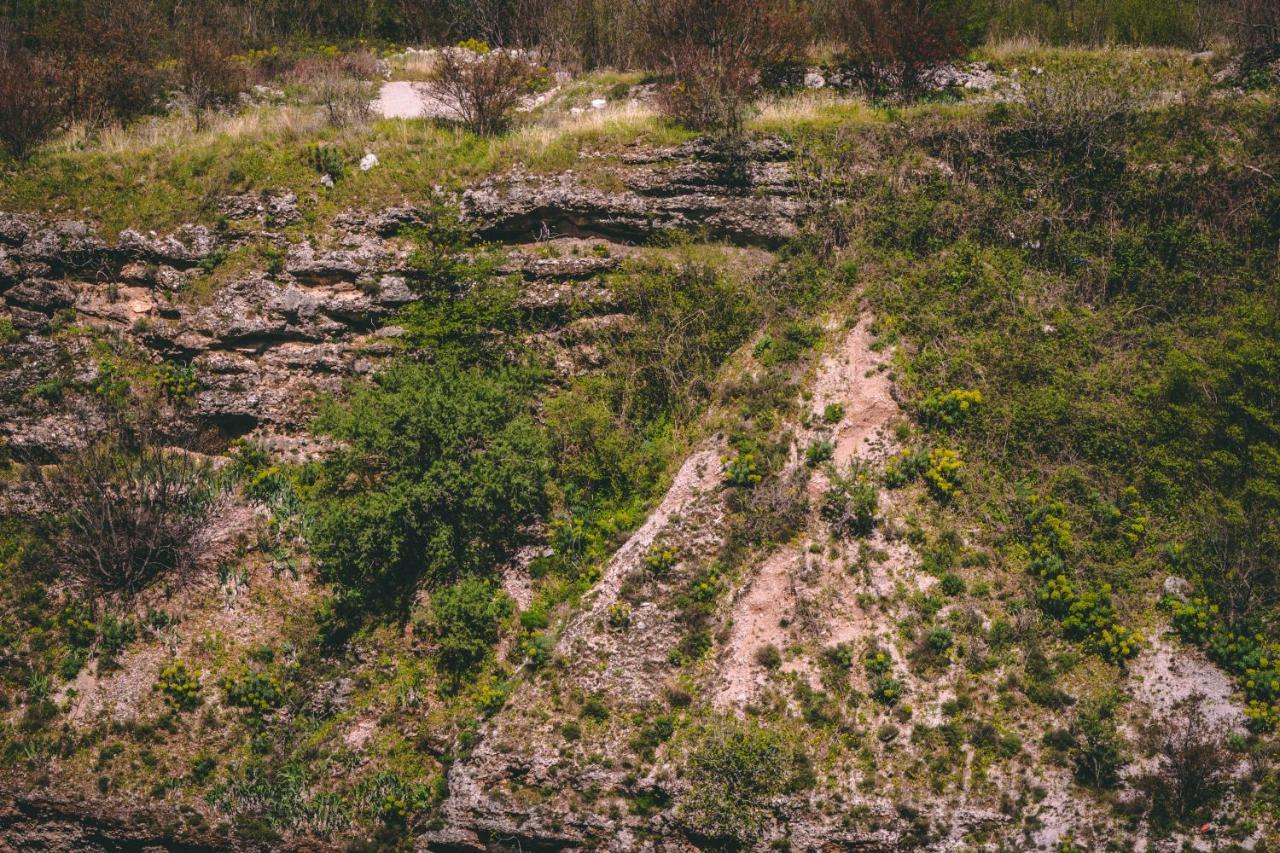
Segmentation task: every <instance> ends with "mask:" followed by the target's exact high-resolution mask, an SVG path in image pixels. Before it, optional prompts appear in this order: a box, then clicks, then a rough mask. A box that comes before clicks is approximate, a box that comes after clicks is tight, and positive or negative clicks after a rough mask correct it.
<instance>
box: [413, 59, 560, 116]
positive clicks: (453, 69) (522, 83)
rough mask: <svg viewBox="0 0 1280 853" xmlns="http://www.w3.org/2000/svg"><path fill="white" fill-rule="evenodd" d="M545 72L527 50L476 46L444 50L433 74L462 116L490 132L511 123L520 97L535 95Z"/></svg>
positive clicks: (436, 82) (444, 94)
mask: <svg viewBox="0 0 1280 853" xmlns="http://www.w3.org/2000/svg"><path fill="white" fill-rule="evenodd" d="M545 74H546V72H545V70H544V69H542V68H541V67H540V66H539V65H538V64H537V63H536V62H534V61H533V60H532V59H530V58H529V57H528V56H527V55H526V54H524V53H520V52H518V51H509V50H489V49H488V48H487V47H485V46H483V45H476V46H474V47H471V46H464V47H457V48H452V49H449V50H444V51H441V54H440V59H439V60H438V62H437V64H436V67H435V70H434V71H433V73H432V75H431V76H432V81H433V82H434V83H435V84H436V86H437V88H438V89H439V92H440V96H441V98H442V99H443V100H444V101H445V103H447V104H448V105H449V107H450V108H451V109H452V110H453V111H454V113H455V114H456V115H457V117H458V119H459V120H460V121H461V122H462V123H463V124H464V125H466V126H467V128H468V129H470V130H472V131H474V132H475V133H479V134H485V135H488V134H494V133H500V132H502V131H503V130H506V129H507V128H508V127H509V126H510V125H511V118H512V114H513V113H514V112H515V109H516V106H517V105H519V103H520V99H521V98H523V97H524V96H526V95H528V94H531V93H532V92H533V91H534V90H535V88H536V87H537V85H538V83H539V82H540V81H541V80H543V79H545Z"/></svg>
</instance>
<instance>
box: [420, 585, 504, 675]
mask: <svg viewBox="0 0 1280 853" xmlns="http://www.w3.org/2000/svg"><path fill="white" fill-rule="evenodd" d="M510 615H511V599H510V598H509V597H508V596H507V595H506V593H504V592H502V591H501V590H500V589H497V588H496V587H495V586H494V585H493V584H492V583H491V582H490V581H488V580H485V579H482V578H479V577H475V576H472V577H466V578H463V579H462V580H460V581H458V582H457V583H454V584H452V585H450V586H447V587H443V588H442V589H439V590H437V591H436V592H435V593H434V594H433V596H432V598H431V636H432V638H433V639H434V640H435V643H436V660H437V661H438V663H439V666H440V668H441V669H442V670H443V671H444V672H445V673H446V674H447V675H448V677H449V683H450V684H451V685H452V686H453V687H455V688H456V687H457V686H458V684H460V683H461V679H462V678H463V677H464V676H465V675H466V674H467V673H468V672H470V671H472V670H473V669H474V668H475V667H476V666H477V665H478V664H479V663H480V662H481V661H483V660H484V659H485V657H486V656H487V655H488V654H489V651H490V649H492V648H493V644H494V643H495V642H497V640H498V627H499V625H500V624H501V623H502V621H503V620H504V619H506V618H507V617H508V616H510Z"/></svg>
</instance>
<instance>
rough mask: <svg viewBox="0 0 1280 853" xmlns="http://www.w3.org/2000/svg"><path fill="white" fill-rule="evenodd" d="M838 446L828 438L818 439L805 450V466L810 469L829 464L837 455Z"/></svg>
mask: <svg viewBox="0 0 1280 853" xmlns="http://www.w3.org/2000/svg"><path fill="white" fill-rule="evenodd" d="M835 452H836V445H835V443H834V442H833V441H831V440H830V439H826V438H816V439H814V440H813V441H811V442H810V443H809V446H808V447H806V448H805V450H804V464H806V465H808V466H809V467H810V468H814V467H816V466H818V465H821V464H822V463H823V462H827V461H829V460H830V459H831V457H832V456H834V455H835Z"/></svg>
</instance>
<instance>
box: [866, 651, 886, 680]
mask: <svg viewBox="0 0 1280 853" xmlns="http://www.w3.org/2000/svg"><path fill="white" fill-rule="evenodd" d="M863 665H864V666H865V667H866V670H867V672H868V674H870V675H884V674H885V673H887V672H889V671H890V670H891V669H893V658H892V657H890V656H889V653H888V652H886V651H885V650H884V649H880V648H875V647H873V648H871V649H869V650H868V651H867V654H866V657H865V658H863Z"/></svg>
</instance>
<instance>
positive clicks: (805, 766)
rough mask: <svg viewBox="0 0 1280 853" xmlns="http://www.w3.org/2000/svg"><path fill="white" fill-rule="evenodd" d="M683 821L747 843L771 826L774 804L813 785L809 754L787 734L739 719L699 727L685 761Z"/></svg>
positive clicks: (695, 828) (713, 834)
mask: <svg viewBox="0 0 1280 853" xmlns="http://www.w3.org/2000/svg"><path fill="white" fill-rule="evenodd" d="M685 775H686V778H687V779H688V781H689V786H688V788H687V789H686V791H685V793H684V794H683V795H682V796H681V797H680V800H679V802H678V803H677V809H678V814H679V816H680V819H681V820H682V821H683V822H684V823H685V824H686V825H687V826H688V827H689V828H690V829H692V830H693V831H695V832H697V833H698V834H699V835H701V836H703V837H706V838H712V839H718V840H721V841H725V842H730V843H734V844H739V845H742V844H749V843H751V842H752V841H754V840H755V839H757V838H759V837H760V835H761V834H762V833H763V832H764V830H765V829H766V827H767V825H768V820H769V818H770V814H771V809H770V807H769V803H770V800H772V798H774V797H777V796H779V795H782V794H789V793H794V792H796V791H800V790H804V789H805V788H808V787H811V786H812V785H813V784H814V777H813V771H812V769H811V768H810V764H809V759H808V756H807V755H806V754H805V752H804V750H803V749H802V748H801V747H800V744H799V742H798V741H796V740H795V739H794V738H792V737H791V736H790V735H789V734H788V733H787V732H784V731H781V730H778V729H773V728H768V727H766V726H763V725H761V724H760V723H756V722H751V721H743V720H738V719H735V718H717V719H714V720H711V721H708V722H707V723H706V724H704V725H703V726H701V727H700V729H699V730H698V731H697V733H696V735H695V739H694V741H693V744H692V748H691V750H690V752H689V755H688V758H687V759H686V766H685Z"/></svg>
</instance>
